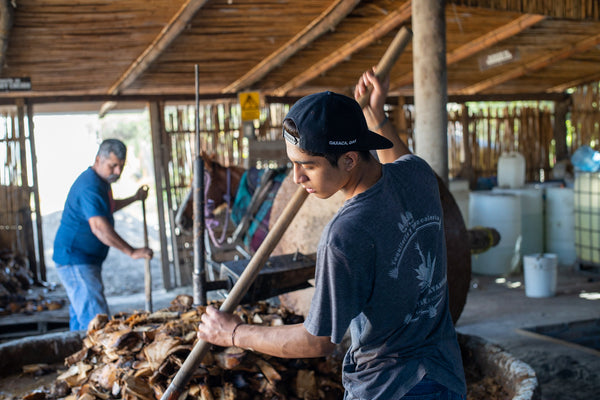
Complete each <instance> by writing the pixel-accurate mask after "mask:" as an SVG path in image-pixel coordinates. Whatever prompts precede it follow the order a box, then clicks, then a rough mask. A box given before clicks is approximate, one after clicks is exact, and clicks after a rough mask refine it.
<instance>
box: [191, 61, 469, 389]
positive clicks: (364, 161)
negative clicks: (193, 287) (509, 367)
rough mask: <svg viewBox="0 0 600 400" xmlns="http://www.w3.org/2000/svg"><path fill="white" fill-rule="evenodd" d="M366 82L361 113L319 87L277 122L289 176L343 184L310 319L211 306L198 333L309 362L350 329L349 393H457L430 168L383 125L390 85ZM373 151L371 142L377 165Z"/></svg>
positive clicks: (307, 182) (325, 188) (324, 186)
mask: <svg viewBox="0 0 600 400" xmlns="http://www.w3.org/2000/svg"><path fill="white" fill-rule="evenodd" d="M370 85H372V86H373V92H372V94H371V95H370V100H369V104H368V105H367V106H366V107H365V108H364V109H363V110H362V111H361V108H360V106H359V105H358V103H357V102H356V101H355V100H353V99H351V98H349V97H346V96H343V95H339V94H336V93H331V92H323V93H317V94H313V95H309V96H306V97H304V98H302V99H300V100H299V101H298V102H297V103H296V104H294V106H293V107H292V108H291V109H290V111H289V113H288V115H287V116H286V119H285V120H284V124H283V125H284V128H283V136H284V138H285V140H286V150H287V154H288V157H289V159H290V160H291V161H292V163H293V165H294V181H295V182H296V183H298V184H301V185H302V186H303V187H304V188H305V189H306V190H307V191H308V192H309V193H310V194H313V195H315V196H317V197H319V198H328V197H330V196H332V195H333V194H335V193H337V192H338V191H341V192H342V193H343V194H344V195H345V198H346V201H345V203H344V205H343V206H342V208H341V209H340V210H339V211H338V212H337V214H336V215H335V216H334V217H333V219H332V220H331V221H330V222H329V224H328V225H327V227H326V228H325V230H324V231H323V234H322V236H321V240H320V242H319V246H318V250H317V267H316V276H315V295H314V297H313V300H312V303H311V308H310V311H309V314H308V316H307V318H306V320H305V322H304V323H303V324H296V325H288V326H280V327H264V326H256V325H245V324H242V323H241V321H240V320H239V318H237V317H235V316H232V315H229V314H225V313H222V312H219V311H218V310H216V309H215V308H214V307H209V308H208V309H207V312H206V314H204V315H203V318H202V321H203V323H202V324H200V327H199V330H198V336H199V338H201V339H203V340H205V341H207V342H210V343H214V344H217V345H220V346H231V345H234V346H238V347H243V348H248V349H253V350H256V351H259V352H261V353H266V354H271V355H274V356H278V357H294V358H305V357H318V356H323V355H327V354H329V353H330V352H331V351H333V349H334V344H335V343H340V342H341V341H342V338H343V336H344V334H345V332H346V331H347V330H348V328H349V329H350V335H351V341H352V344H351V346H350V348H349V350H348V352H347V353H346V357H345V359H344V365H343V371H342V374H343V376H342V378H343V383H344V388H345V389H346V393H345V399H369V400H372V399H385V400H387V399H399V398H401V397H403V396H405V395H407V394H409V395H410V396H411V397H410V398H411V399H418V398H431V395H432V394H434V393H440V395H441V396H444V397H438V398H444V399H464V398H465V392H466V387H465V386H466V385H465V378H464V372H463V367H462V360H461V355H460V348H459V346H458V343H457V340H456V332H455V330H454V326H453V324H452V318H451V316H450V312H449V309H448V287H447V280H446V248H445V239H444V228H443V215H442V208H441V203H440V196H439V192H438V186H437V180H436V176H435V174H434V172H433V171H432V170H431V168H430V167H429V166H428V165H427V163H426V162H425V161H423V160H422V159H420V158H418V157H416V156H414V155H411V154H410V151H409V150H408V148H407V147H406V146H405V145H404V143H402V141H401V140H400V138H399V137H398V135H397V134H396V131H395V129H394V127H393V126H392V124H390V123H387V117H385V113H384V110H383V105H384V102H385V97H386V94H387V82H385V83H384V84H382V82H380V81H379V80H378V79H377V78H376V77H375V75H374V74H373V71H368V72H366V73H365V74H363V76H362V77H361V79H360V80H359V83H358V85H357V86H356V89H355V97H356V98H358V97H359V96H360V95H362V94H363V93H364V92H365V91H366V90H367V86H370ZM369 126H370V127H372V128H371V130H369V128H368V127H369ZM373 131H375V132H377V133H375V132H373ZM370 150H377V155H378V157H379V160H381V162H379V161H378V160H376V159H375V158H374V157H373V156H372V155H371V153H370ZM382 163H383V164H382ZM427 396H429V397H427Z"/></svg>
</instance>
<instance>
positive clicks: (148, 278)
mask: <svg viewBox="0 0 600 400" xmlns="http://www.w3.org/2000/svg"><path fill="white" fill-rule="evenodd" d="M144 190H145V191H146V193H147V192H148V186H145V185H144ZM142 219H143V221H144V247H148V244H149V243H148V222H147V220H146V200H145V199H144V200H142ZM144 261H145V263H144V288H145V292H146V311H148V312H152V273H151V271H152V270H151V268H150V259H149V258H146V259H145V260H144Z"/></svg>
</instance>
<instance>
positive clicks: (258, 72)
mask: <svg viewBox="0 0 600 400" xmlns="http://www.w3.org/2000/svg"><path fill="white" fill-rule="evenodd" d="M358 3H360V0H351V1H346V0H336V1H334V2H333V3H331V5H330V6H329V7H328V8H327V9H326V10H325V11H323V13H321V15H319V16H318V17H317V18H315V19H314V20H313V21H312V22H311V23H310V24H309V25H307V26H306V27H305V28H304V29H303V30H302V31H300V32H299V33H298V34H297V35H295V36H294V37H293V38H292V39H290V40H288V41H287V42H286V43H285V44H284V45H283V46H281V47H280V48H278V49H277V50H275V51H274V52H273V53H271V54H270V55H269V56H267V57H266V58H265V59H263V60H262V61H261V62H260V63H258V64H257V65H256V66H255V67H254V68H252V69H251V70H250V71H248V72H247V73H246V74H244V75H243V76H242V77H240V78H238V79H237V80H236V81H235V82H233V83H232V84H230V85H229V86H227V87H226V88H225V89H223V91H222V92H223V93H236V92H238V91H240V90H243V89H246V88H249V87H251V86H252V85H253V84H255V83H256V82H258V81H259V80H261V79H262V78H264V77H265V76H266V75H267V74H268V73H269V72H271V71H272V70H273V69H275V68H276V67H278V66H280V65H281V64H283V63H284V62H285V61H286V60H287V59H288V58H290V57H291V56H293V55H294V54H295V53H296V52H298V51H300V50H301V49H303V48H304V47H306V46H307V45H309V44H310V43H312V42H313V41H314V40H316V39H317V38H318V37H319V36H321V35H322V34H324V33H326V32H327V31H329V30H331V29H333V28H334V27H336V26H337V25H338V24H339V23H340V22H341V21H343V20H344V18H346V16H348V14H350V13H351V12H352V10H354V8H355V7H356V5H357V4H358Z"/></svg>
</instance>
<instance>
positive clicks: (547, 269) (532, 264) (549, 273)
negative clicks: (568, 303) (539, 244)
mask: <svg viewBox="0 0 600 400" xmlns="http://www.w3.org/2000/svg"><path fill="white" fill-rule="evenodd" d="M523 265H524V277H525V295H526V296H527V297H552V296H554V295H555V294H556V275H557V267H558V257H557V256H556V254H552V253H543V254H542V253H538V254H529V255H526V256H523Z"/></svg>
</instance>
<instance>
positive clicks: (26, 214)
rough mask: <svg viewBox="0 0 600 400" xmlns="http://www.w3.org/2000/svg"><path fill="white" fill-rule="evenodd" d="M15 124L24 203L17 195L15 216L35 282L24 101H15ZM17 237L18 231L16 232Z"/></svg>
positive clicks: (35, 263)
mask: <svg viewBox="0 0 600 400" xmlns="http://www.w3.org/2000/svg"><path fill="white" fill-rule="evenodd" d="M16 103H17V124H18V129H17V131H18V133H17V135H18V137H17V140H18V143H19V163H20V167H21V185H20V187H19V189H17V192H18V193H19V192H21V191H22V192H23V193H24V194H25V195H24V196H23V197H24V200H25V201H24V202H21V201H20V199H21V196H20V195H19V197H18V198H19V203H18V209H17V210H16V211H17V214H22V215H23V216H22V225H23V238H24V240H25V249H27V258H28V259H29V266H30V269H31V272H32V273H33V276H34V277H35V279H36V280H37V277H38V263H37V258H36V255H35V246H34V244H33V242H34V240H33V222H32V221H31V191H30V189H29V178H28V174H27V147H26V145H25V143H26V137H25V100H24V99H17V102H16ZM17 235H18V231H17Z"/></svg>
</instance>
